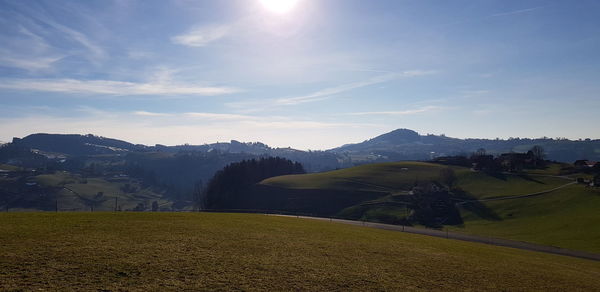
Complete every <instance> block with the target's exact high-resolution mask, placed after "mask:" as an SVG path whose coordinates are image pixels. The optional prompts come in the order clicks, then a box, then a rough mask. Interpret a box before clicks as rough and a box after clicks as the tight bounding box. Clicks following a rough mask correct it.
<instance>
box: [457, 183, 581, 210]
mask: <svg viewBox="0 0 600 292" xmlns="http://www.w3.org/2000/svg"><path fill="white" fill-rule="evenodd" d="M576 183H577V182H570V183H567V184H564V185H562V186H559V187H556V188H553V189H549V190H545V191H541V192H536V193H530V194H524V195H517V196H501V197H494V198H489V199H481V200H464V201H461V202H458V203H456V205H463V204H466V203H471V202H489V201H500V200H512V199H522V198H529V197H537V196H541V195H545V194H548V193H551V192H554V191H556V190H560V189H562V188H566V187H568V186H570V185H574V184H576Z"/></svg>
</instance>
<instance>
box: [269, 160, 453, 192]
mask: <svg viewBox="0 0 600 292" xmlns="http://www.w3.org/2000/svg"><path fill="white" fill-rule="evenodd" d="M442 168H445V166H442V165H438V164H433V163H425V162H390V163H376V164H367V165H362V166H357V167H352V168H345V169H340V170H335V171H328V172H322V173H311V174H300V175H285V176H278V177H273V178H268V179H266V180H264V181H262V182H261V183H262V184H265V185H271V186H277V187H283V188H291V189H335V190H365V191H400V190H408V189H410V188H411V187H412V186H414V184H415V182H420V181H430V180H435V179H437V177H438V176H439V171H440V170H441V169H442Z"/></svg>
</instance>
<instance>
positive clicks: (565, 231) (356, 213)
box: [262, 162, 600, 252]
mask: <svg viewBox="0 0 600 292" xmlns="http://www.w3.org/2000/svg"><path fill="white" fill-rule="evenodd" d="M446 167H447V166H442V165H438V164H432V163H421V162H398V163H383V164H371V165H363V166H358V167H354V168H350V169H343V170H337V171H331V172H324V173H315V174H307V175H293V176H281V177H274V178H270V179H267V180H264V181H263V182H262V184H264V185H270V186H277V187H282V188H284V189H285V188H289V189H303V188H306V189H319V188H321V189H346V190H351V189H353V188H356V187H358V188H360V189H361V190H370V191H380V192H381V194H382V195H381V197H380V198H379V199H376V200H371V201H365V202H363V203H361V204H358V205H355V206H351V207H348V208H346V209H344V210H341V211H340V212H339V213H338V214H337V216H340V217H343V218H349V219H355V220H367V221H375V222H383V223H393V224H403V222H405V221H404V220H405V219H404V218H406V217H407V216H410V215H411V214H412V213H411V212H413V211H412V210H410V209H409V207H408V206H410V204H409V203H408V201H407V198H408V197H410V194H409V192H408V191H409V190H410V189H411V188H412V186H414V185H415V182H425V181H439V180H440V175H439V173H440V170H441V169H443V168H446ZM560 167H561V165H558V164H550V165H549V167H548V168H547V169H543V170H534V171H527V172H524V173H521V174H502V173H496V174H487V173H484V172H475V171H472V170H470V169H468V168H465V167H456V166H452V167H451V168H452V169H453V171H454V172H455V174H456V182H455V186H454V188H453V191H452V194H453V195H454V196H455V202H460V201H461V200H463V201H464V200H465V199H468V200H481V199H483V200H489V199H494V198H499V197H511V196H522V195H527V194H532V193H538V192H544V191H547V190H552V189H555V188H557V187H561V186H564V185H566V184H570V183H572V182H573V179H572V178H569V177H562V176H558V173H559V170H560ZM457 206H458V207H459V208H458V212H460V217H461V218H462V221H463V223H462V224H459V225H446V226H447V227H446V228H451V229H453V230H455V231H460V232H465V233H471V234H476V235H482V236H494V237H499V238H508V239H513V240H522V241H529V242H534V243H539V244H545V245H554V246H559V247H564V248H570V249H577V250H585V251H590V252H600V228H597V227H598V226H600V212H598V210H600V190H598V189H597V188H589V187H584V186H582V185H570V186H567V187H565V188H563V189H558V190H556V191H553V192H550V193H547V194H542V195H539V196H534V197H528V198H518V199H510V200H497V201H494V200H492V201H481V202H478V201H475V202H472V203H468V204H462V205H461V204H459V205H457Z"/></svg>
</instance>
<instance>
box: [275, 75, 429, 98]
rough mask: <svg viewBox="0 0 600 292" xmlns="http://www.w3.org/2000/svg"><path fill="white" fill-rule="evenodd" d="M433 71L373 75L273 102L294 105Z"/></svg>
mask: <svg viewBox="0 0 600 292" xmlns="http://www.w3.org/2000/svg"><path fill="white" fill-rule="evenodd" d="M434 73H436V71H423V70H411V71H404V72H402V73H389V74H384V75H379V76H375V77H372V78H369V79H366V80H362V81H358V82H354V83H348V84H344V85H340V86H335V87H329V88H325V89H322V90H319V91H316V92H313V93H311V94H308V95H303V96H296V97H286V98H279V99H276V100H275V103H276V104H278V105H295V104H300V103H305V102H312V101H318V100H322V99H325V98H328V97H331V96H333V95H336V94H339V93H343V92H346V91H350V90H353V89H357V88H361V87H366V86H370V85H374V84H379V83H384V82H388V81H391V80H394V79H399V78H403V77H416V76H423V75H430V74H434Z"/></svg>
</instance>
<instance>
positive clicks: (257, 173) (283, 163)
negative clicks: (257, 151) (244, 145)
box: [200, 157, 305, 209]
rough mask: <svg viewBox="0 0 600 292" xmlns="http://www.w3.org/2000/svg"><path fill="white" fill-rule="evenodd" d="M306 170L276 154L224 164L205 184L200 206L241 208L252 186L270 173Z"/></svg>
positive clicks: (291, 172)
mask: <svg viewBox="0 0 600 292" xmlns="http://www.w3.org/2000/svg"><path fill="white" fill-rule="evenodd" d="M301 173H305V171H304V168H303V167H302V165H301V164H300V163H298V162H293V161H291V160H288V159H285V158H279V157H268V158H261V159H259V160H255V159H251V160H243V161H241V162H236V163H232V164H229V165H227V166H225V168H223V169H222V170H220V171H218V172H217V173H216V174H215V175H214V176H213V178H212V179H211V180H210V181H209V182H208V184H207V185H206V190H205V192H204V195H203V196H202V197H203V198H202V202H200V204H201V205H203V206H205V207H206V208H209V209H236V208H242V207H243V206H242V205H243V201H244V200H246V199H249V198H250V197H247V196H245V192H246V191H247V189H248V188H249V187H251V186H252V185H254V184H256V183H258V182H260V181H262V180H264V179H266V178H269V177H273V176H279V175H286V174H301Z"/></svg>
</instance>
